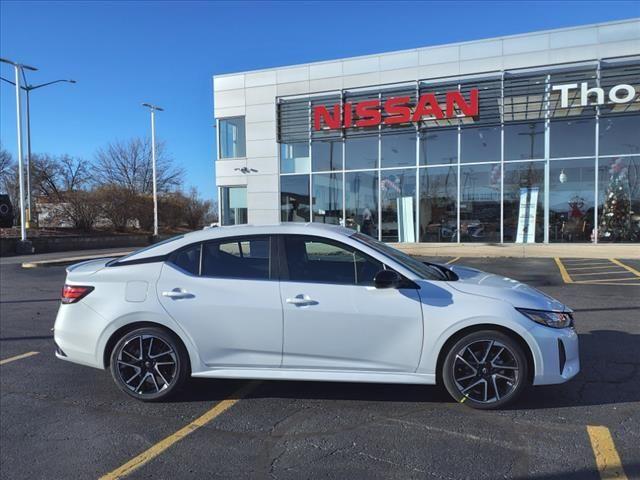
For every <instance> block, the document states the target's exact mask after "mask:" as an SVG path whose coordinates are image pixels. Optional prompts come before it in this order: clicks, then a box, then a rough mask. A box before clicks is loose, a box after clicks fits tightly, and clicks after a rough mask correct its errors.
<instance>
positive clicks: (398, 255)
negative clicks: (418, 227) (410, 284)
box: [351, 232, 447, 280]
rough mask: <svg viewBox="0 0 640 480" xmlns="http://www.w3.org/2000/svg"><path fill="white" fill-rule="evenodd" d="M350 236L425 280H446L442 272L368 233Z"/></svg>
mask: <svg viewBox="0 0 640 480" xmlns="http://www.w3.org/2000/svg"><path fill="white" fill-rule="evenodd" d="M351 238H353V239H355V240H357V241H359V242H360V243H364V244H365V245H367V246H368V247H371V248H373V249H374V250H376V251H378V252H380V253H382V254H383V255H385V256H387V257H390V258H392V259H393V260H395V261H396V262H398V263H401V264H402V265H403V266H404V267H406V268H408V269H409V270H411V271H412V272H413V273H415V274H416V275H418V276H419V277H420V278H424V279H426V280H447V278H446V276H445V275H444V273H442V272H441V271H440V270H438V269H437V268H435V267H432V266H430V265H426V264H424V263H422V262H421V261H419V260H416V259H415V258H413V257H411V256H409V255H407V254H406V253H402V252H401V251H400V250H397V249H395V248H393V247H390V246H389V245H387V244H386V243H382V242H379V241H378V240H376V239H374V238H372V237H370V236H369V235H365V234H363V233H360V232H356V233H354V234H353V235H351Z"/></svg>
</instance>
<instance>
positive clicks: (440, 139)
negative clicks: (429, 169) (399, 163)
mask: <svg viewBox="0 0 640 480" xmlns="http://www.w3.org/2000/svg"><path fill="white" fill-rule="evenodd" d="M457 161H458V129H457V128H456V129H445V130H443V129H440V128H430V129H427V130H423V131H422V132H421V133H420V165H446V164H448V163H456V162H457Z"/></svg>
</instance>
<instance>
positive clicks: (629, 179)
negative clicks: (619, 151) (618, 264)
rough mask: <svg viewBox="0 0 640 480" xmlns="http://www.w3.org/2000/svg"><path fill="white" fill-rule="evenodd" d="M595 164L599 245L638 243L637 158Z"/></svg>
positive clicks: (639, 162) (639, 164)
mask: <svg viewBox="0 0 640 480" xmlns="http://www.w3.org/2000/svg"><path fill="white" fill-rule="evenodd" d="M598 164H599V166H598V241H599V242H617V243H623V242H640V156H633V157H610V158H600V159H599V160H598Z"/></svg>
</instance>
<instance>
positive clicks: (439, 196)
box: [419, 166, 458, 242]
mask: <svg viewBox="0 0 640 480" xmlns="http://www.w3.org/2000/svg"><path fill="white" fill-rule="evenodd" d="M457 198H458V167H457V166H451V167H433V168H421V169H420V213H419V215H420V241H421V242H456V241H457V240H458V235H457V223H458V220H457V219H458V213H457Z"/></svg>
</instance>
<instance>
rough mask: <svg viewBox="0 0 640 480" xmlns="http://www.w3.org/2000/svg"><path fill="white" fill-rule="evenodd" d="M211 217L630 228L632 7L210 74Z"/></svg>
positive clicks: (634, 178) (390, 235) (634, 117)
mask: <svg viewBox="0 0 640 480" xmlns="http://www.w3.org/2000/svg"><path fill="white" fill-rule="evenodd" d="M214 109H215V118H216V126H217V129H216V131H217V135H218V141H217V145H218V152H217V153H218V155H217V157H218V158H217V161H216V182H217V186H218V193H219V203H220V215H221V223H222V224H224V225H231V224H238V223H253V224H267V223H277V222H322V223H330V224H339V225H344V226H347V227H349V228H353V229H354V230H358V231H361V232H363V233H366V234H369V235H371V236H373V237H376V238H378V239H380V240H382V241H385V242H424V243H427V242H434V243H437V242H447V243H450V242H454V243H455V242H458V243H468V242H480V243H505V244H506V243H558V242H563V243H604V242H616V243H629V242H640V19H631V20H625V21H617V22H609V23H602V24H597V25H588V26H581V27H574V28H565V29H559V30H551V31H543V32H533V33H528V34H523V35H513V36H507V37H500V38H491V39H486V40H478V41H471V42H462V43H455V44H448V45H438V46H432V47H424V48H416V49H411V50H403V51H397V52H387V53H381V54H377V55H367V56H362V57H353V58H344V59H339V60H332V61H325V62H315V63H308V64H303V65H295V66H287V67H279V68H273V69H266V70H257V71H249V72H242V73H233V74H227V75H216V76H214Z"/></svg>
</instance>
